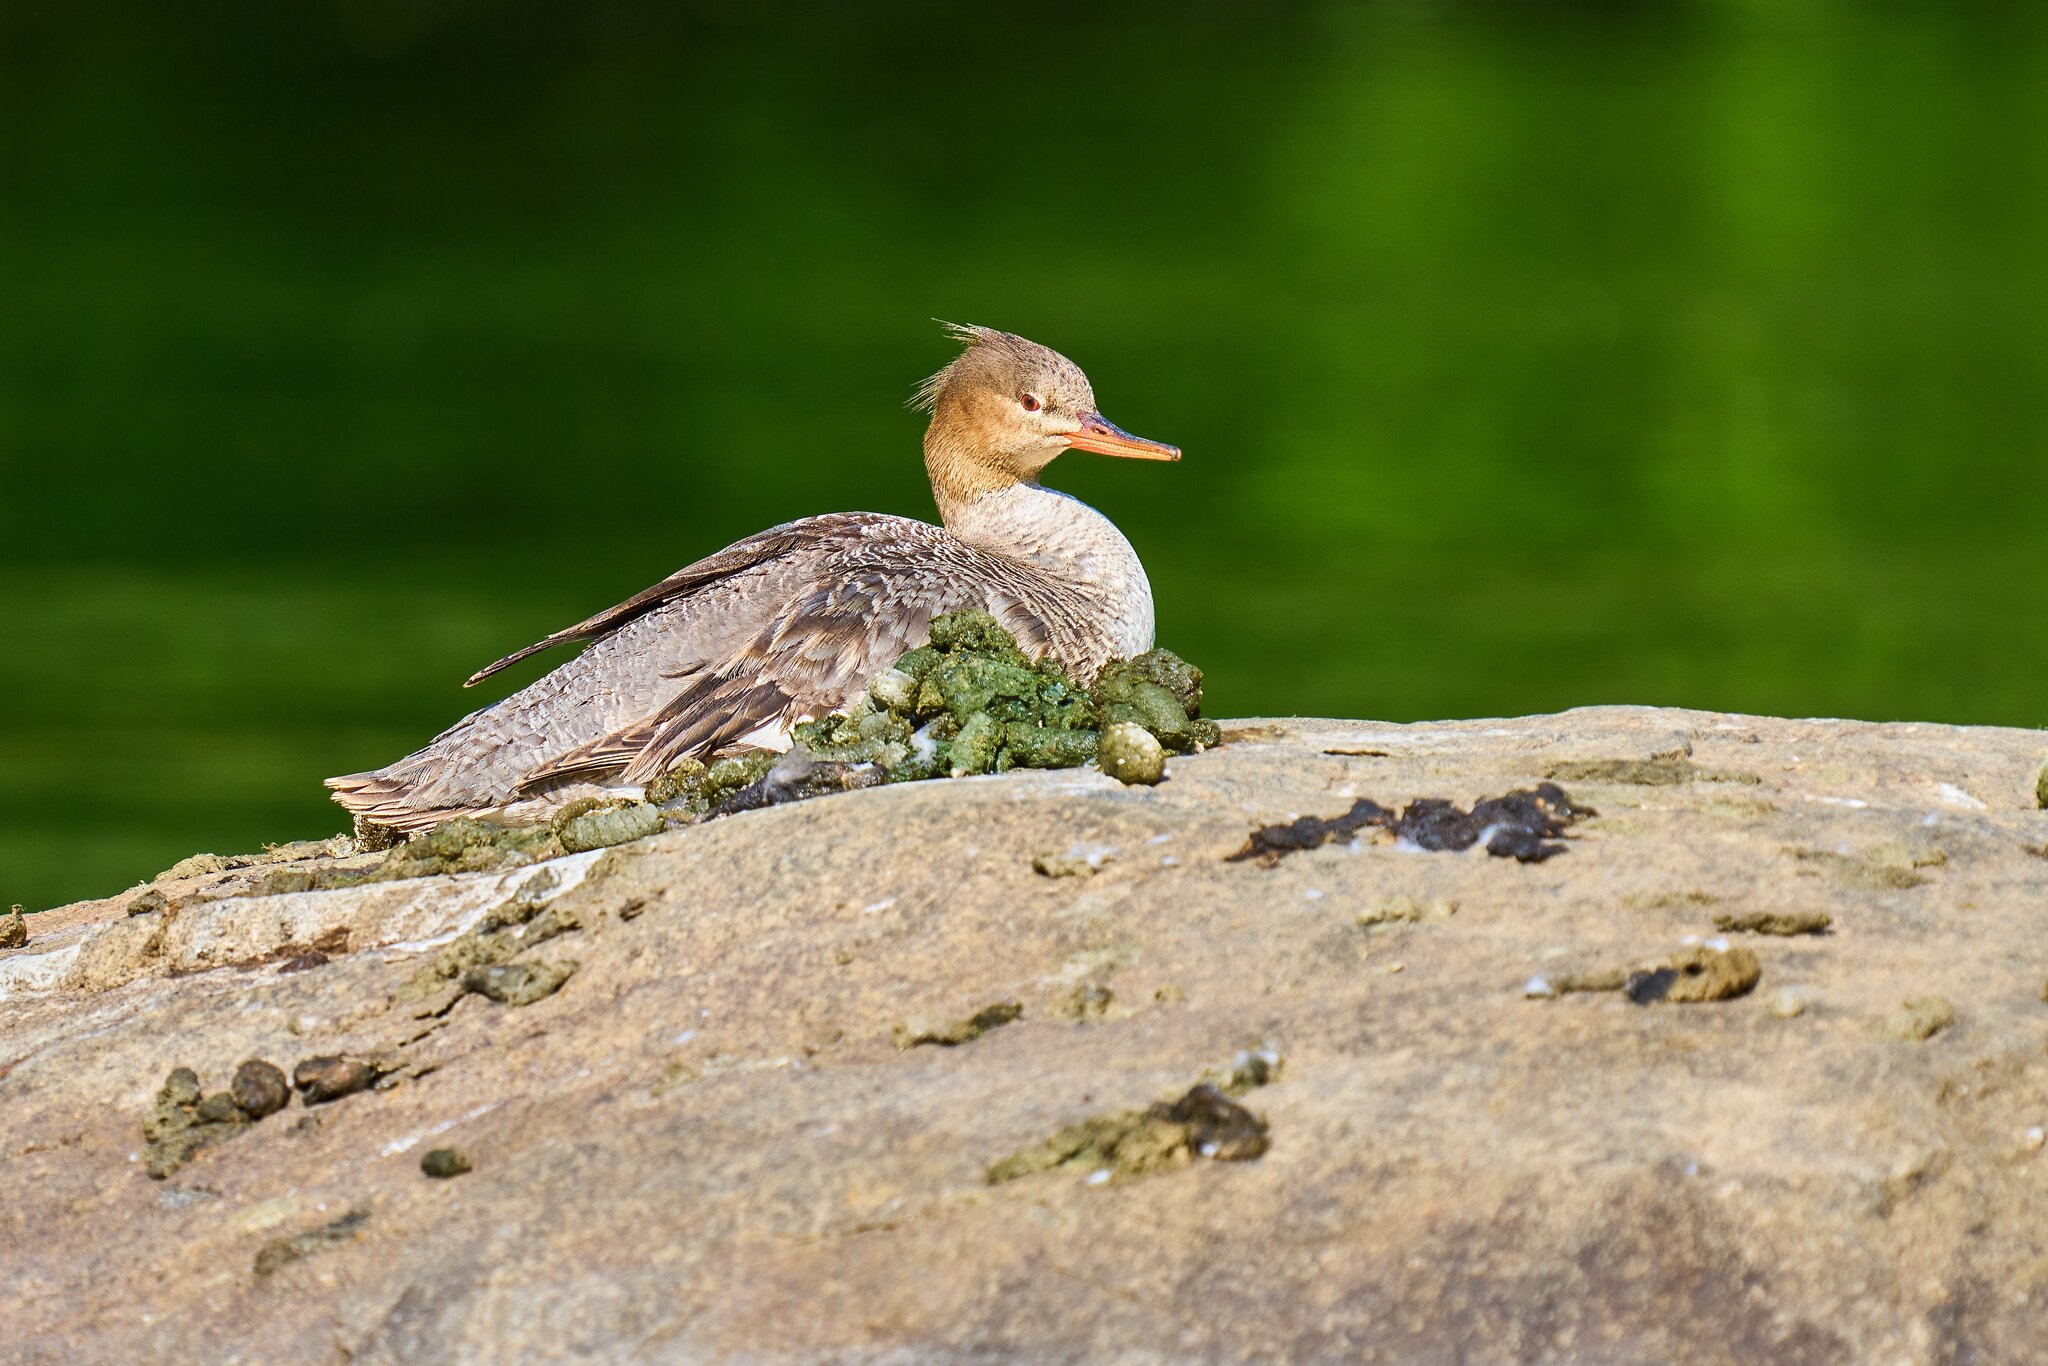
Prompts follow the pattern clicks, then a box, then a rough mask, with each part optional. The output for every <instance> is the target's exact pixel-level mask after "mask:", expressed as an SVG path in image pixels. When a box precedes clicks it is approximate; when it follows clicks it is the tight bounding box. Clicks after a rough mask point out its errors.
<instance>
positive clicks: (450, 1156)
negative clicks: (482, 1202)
mask: <svg viewBox="0 0 2048 1366" xmlns="http://www.w3.org/2000/svg"><path fill="white" fill-rule="evenodd" d="M420 1170H421V1171H423V1172H425V1173H426V1174H427V1175H428V1176H431V1177H433V1178H435V1179H436V1180H439V1181H445V1180H447V1179H448V1178H449V1177H451V1176H460V1175H462V1174H463V1173H464V1172H466V1171H473V1170H475V1164H474V1163H472V1162H471V1161H470V1160H469V1154H468V1153H466V1152H464V1151H462V1149H460V1148H435V1149H434V1150H433V1151H432V1152H429V1153H428V1154H427V1155H426V1156H425V1157H422V1158H421V1159H420Z"/></svg>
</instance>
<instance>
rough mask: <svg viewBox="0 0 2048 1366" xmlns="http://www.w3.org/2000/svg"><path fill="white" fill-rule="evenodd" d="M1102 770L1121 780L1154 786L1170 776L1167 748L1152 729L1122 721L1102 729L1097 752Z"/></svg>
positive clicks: (1096, 759)
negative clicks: (1167, 775)
mask: <svg viewBox="0 0 2048 1366" xmlns="http://www.w3.org/2000/svg"><path fill="white" fill-rule="evenodd" d="M1095 762H1096V763H1097V764H1098V765H1100V767H1101V769H1102V771H1103V772H1104V773H1107V774H1108V775H1109V776H1110V777H1112V778H1115V779H1116V780H1117V781H1118V782H1121V783H1133V784H1141V785H1143V786H1146V787H1150V786H1151V785H1152V784H1154V783H1157V782H1158V781H1159V780H1160V779H1161V778H1164V777H1165V776H1166V748H1165V746H1163V745H1161V744H1160V743H1159V741H1158V739H1157V738H1155V737H1154V736H1153V734H1152V732H1151V731H1149V730H1146V729H1145V728H1144V727H1143V726H1140V725H1137V724H1135V723H1133V722H1130V721H1119V722H1117V723H1116V724H1115V725H1113V726H1111V727H1109V728H1108V729H1107V730H1105V731H1103V732H1102V740H1101V743H1100V744H1099V745H1098V746H1097V748H1096V751H1095Z"/></svg>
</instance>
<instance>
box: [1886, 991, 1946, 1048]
mask: <svg viewBox="0 0 2048 1366" xmlns="http://www.w3.org/2000/svg"><path fill="white" fill-rule="evenodd" d="M1955 1022H1956V1008H1955V1007H1954V1006H1952V1005H1950V1004H1949V1003H1948V1000H1947V998H1945V997H1941V996H1918V997H1915V998H1913V999H1912V1000H1909V1001H1905V1002H1902V1003H1901V1004H1900V1005H1899V1006H1898V1008H1897V1009H1895V1010H1893V1011H1892V1012H1891V1014H1889V1015H1887V1016H1886V1017H1885V1020H1884V1032H1885V1033H1886V1034H1889V1035H1890V1036H1891V1037H1892V1038H1894V1039H1904V1040H1906V1041H1907V1042H1909V1043H1923V1042H1925V1041H1926V1040H1928V1039H1931V1038H1933V1037H1934V1036H1935V1035H1937V1034H1939V1033H1941V1032H1942V1031H1943V1030H1944V1029H1949V1028H1952V1027H1954V1025H1955Z"/></svg>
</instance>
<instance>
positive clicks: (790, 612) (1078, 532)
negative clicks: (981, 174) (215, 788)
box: [327, 324, 1180, 831]
mask: <svg viewBox="0 0 2048 1366" xmlns="http://www.w3.org/2000/svg"><path fill="white" fill-rule="evenodd" d="M947 327H948V330H949V331H950V332H951V333H952V334H953V336H954V337H955V338H957V339H958V340H959V341H960V342H961V343H963V345H964V349H963V350H962V351H961V353H960V355H959V356H958V357H957V358H956V359H955V360H954V361H953V362H952V363H951V364H950V365H948V366H946V367H945V368H944V369H943V370H941V371H939V372H938V373H937V374H936V375H933V376H932V377H931V378H930V379H928V380H926V381H925V382H924V384H922V385H921V386H919V388H918V390H917V395H916V398H915V399H914V400H913V402H914V404H915V405H916V406H918V407H921V408H923V409H925V410H927V411H928V412H929V413H930V414H931V422H930V425H929V426H928V427H927V428H926V429H925V436H924V463H925V471H926V473H927V474H928V475H929V476H930V478H931V484H932V497H933V499H934V500H935V501H936V502H937V504H938V508H939V516H940V519H941V521H942V523H943V525H942V526H933V525H931V524H930V523H929V522H920V521H917V520H915V519H913V518H909V517H891V516H886V515H883V514H880V513H872V512H842V513H832V514H829V515H826V516H822V517H805V518H802V519H801V520H799V521H794V522H785V523H784V524H783V525H781V526H778V527H774V528H771V529H770V530H767V531H764V532H761V533H760V534H759V535H756V536H750V537H748V538H747V539H746V540H743V541H740V542H738V543H736V544H734V545H730V546H727V547H726V548H725V549H724V550H721V551H719V552H718V553H717V554H715V555H712V556H710V557H709V558H707V559H702V560H699V561H697V562H696V563H695V564H692V565H689V566H687V567H686V568H683V569H680V570H678V571H676V572H675V573H674V574H671V575H669V577H667V578H666V579H663V580H662V581H661V582H660V583H657V584H655V585H654V586H653V587H652V588H649V589H648V590H647V591H645V592H644V593H640V594H637V595H635V596H633V597H631V598H628V599H626V601H624V602H622V603H620V604H619V605H618V606H616V607H613V608H610V609H608V610H606V611H603V612H600V613H598V614H597V615H596V616H594V617H591V618H589V619H588V620H586V621H581V622H578V623H577V624H576V625H574V626H571V627H569V628H568V629H567V630H562V631H557V632H555V633H554V634H553V635H551V636H549V637H548V638H547V639H545V640H543V641H540V642H538V643H536V644H533V645H529V646H527V647H526V648H525V649H523V650H515V651H514V652H513V653H511V654H509V655H507V656H505V657H504V658H503V659H501V660H499V661H498V662H497V663H495V664H492V665H490V666H488V667H487V668H483V669H480V670H478V671H477V672H476V673H475V674H474V675H472V676H471V677H470V679H469V683H468V684H465V685H464V686H469V685H471V684H476V683H480V682H482V681H483V680H484V679H486V678H489V677H490V676H491V675H492V674H494V673H496V672H498V670H500V669H503V668H505V667H507V666H508V665H511V664H516V663H518V662H519V661H520V660H522V659H525V658H526V657H527V656H529V655H532V654H535V653H538V652H539V651H542V650H546V649H550V648H552V647H554V646H556V645H562V644H567V643H569V642H572V641H588V642H590V643H589V645H588V647H587V648H586V649H584V651H583V652H582V653H581V654H580V655H578V656H577V657H576V658H574V659H572V660H570V661H568V662H567V663H565V664H563V665H562V666H561V667H560V668H558V669H556V670H554V672H552V673H549V674H547V675H545V676H544V677H542V678H540V679H539V680H537V681H535V682H533V683H531V684H529V685H527V686H526V687H524V688H522V689H520V690H519V691H518V692H516V693H513V694H512V695H511V696H510V697H507V698H506V699H505V700H504V701H502V702H498V703H495V704H494V705H492V706H489V707H485V708H483V709H482V710H480V711H475V712H472V713H470V714H469V715H468V716H465V717H464V718H463V719H462V720H460V721H458V722H456V723H455V724H454V725H453V726H451V727H449V728H448V729H447V730H445V731H443V732H442V733H441V734H440V735H438V736H436V737H435V738H434V740H433V742H432V743H430V744H428V745H427V746H426V748H424V749H422V750H420V751H419V752H418V753H415V754H410V755H407V756H406V757H405V758H403V759H400V760H398V761H397V762H396V763H394V764H391V765H388V766H387V767H384V768H380V769H377V770H376V771H375V772H371V773H356V774H350V775H348V776H346V777H340V778H329V779H328V780H327V786H328V787H329V788H332V789H333V791H334V800H335V801H337V802H339V803H340V804H341V805H342V806H343V807H345V808H347V809H348V810H349V811H350V812H352V813H354V814H355V815H356V816H357V818H358V820H359V822H367V823H370V824H373V825H379V826H385V827H388V828H390V829H393V830H398V831H410V830H422V829H426V828H428V827H430V826H432V825H434V824H436V823H438V822H440V821H443V820H447V819H450V818H451V817H455V816H461V815H478V814H482V813H484V812H492V811H504V810H507V809H510V808H515V807H517V806H519V805H520V804H522V803H525V802H528V801H535V802H538V803H540V804H541V805H542V806H546V805H548V804H549V800H548V799H549V798H551V797H553V798H560V797H563V796H566V795H568V790H569V789H573V788H576V787H579V786H580V787H581V788H582V790H583V791H586V792H587V791H589V790H590V786H589V785H591V784H599V785H620V786H632V785H638V784H645V783H647V782H649V781H651V780H652V779H654V778H656V777H659V776H660V775H662V774H663V773H666V772H667V771H668V770H669V769H671V768H672V767H674V766H675V765H676V764H677V762H679V761H680V760H682V759H685V758H693V757H694V758H703V757H709V756H711V755H714V754H719V753H727V752H733V751H735V750H743V749H750V748H757V749H786V748H788V746H789V730H790V728H791V727H792V726H794V725H796V724H797V723H799V722H801V721H805V720H810V719H814V718H817V717H821V716H826V715H829V714H831V713H833V712H835V711H839V710H843V709H844V708H845V707H847V706H848V705H850V704H851V703H853V702H855V701H856V700H857V699H859V698H860V697H861V696H862V694H863V693H864V692H865V691H866V689H867V686H868V681H869V679H870V678H872V677H873V676H874V675H875V674H876V673H878V672H880V671H881V670H883V669H886V668H888V667H889V666H890V665H892V664H894V663H895V661H896V660H897V659H898V658H900V657H901V656H902V655H903V654H904V653H905V652H906V651H908V650H911V649H913V648H915V647H916V646H919V645H922V644H924V643H925V641H926V638H927V636H928V634H929V631H930V627H931V621H932V618H934V617H937V616H941V615H944V614H945V613H947V612H956V611H960V610H962V609H966V608H981V609H983V610H985V611H987V612H990V613H992V614H993V615H994V616H995V618H996V619H997V620H998V621H999V622H1001V623H1002V625H1003V626H1004V627H1005V628H1007V629H1008V630H1009V631H1010V632H1011V633H1012V634H1013V635H1015V636H1016V638H1017V642H1018V644H1019V645H1021V646H1022V647H1023V648H1024V649H1025V650H1026V651H1027V652H1028V653H1030V654H1031V655H1032V656H1033V657H1042V656H1045V655H1051V656H1052V657H1054V658H1055V659H1057V660H1058V661H1059V662H1060V663H1061V664H1063V665H1065V666H1066V668H1067V669H1068V670H1069V671H1070V672H1072V673H1073V674H1074V675H1075V677H1076V678H1077V679H1079V680H1080V681H1081V682H1083V683H1088V682H1092V681H1093V679H1094V677H1095V675H1096V673H1097V672H1098V671H1099V670H1100V669H1101V668H1102V666H1103V665H1104V664H1106V663H1107V662H1108V661H1110V660H1112V659H1118V658H1127V657H1129V656H1132V655H1136V654H1140V653H1143V652H1144V651H1146V650H1149V649H1151V648H1152V586H1151V584H1150V583H1148V582H1147V581H1146V578H1145V567H1144V566H1143V565H1142V564H1140V563H1139V562H1138V554H1137V552H1136V551H1135V550H1133V549H1132V548H1131V543H1130V542H1129V541H1127V540H1125V539H1124V536H1123V533H1122V532H1120V531H1118V530H1117V529H1116V526H1115V525H1114V524H1113V523H1112V522H1111V521H1110V520H1109V519H1108V518H1107V517H1104V516H1103V515H1102V514H1101V513H1099V512H1097V511H1095V509H1093V508H1091V507H1089V506H1088V505H1087V504H1085V503H1083V502H1081V501H1080V500H1079V499H1077V498H1073V497H1070V496H1069V495H1067V494H1064V493H1057V492H1054V491H1053V490H1051V489H1048V488H1044V487H1042V486H1041V485H1040V484H1039V482H1038V477H1039V475H1040V474H1041V473H1042V472H1043V471H1044V470H1045V467H1046V466H1047V465H1049V464H1051V463H1052V461H1053V459H1054V458H1055V457H1056V456H1058V455H1059V454H1060V452H1062V451H1066V450H1080V451H1093V452H1096V453H1097V454H1100V455H1114V456H1125V457H1129V458H1133V459H1139V460H1178V459H1180V451H1179V450H1178V449H1177V448H1175V447H1173V446H1168V445H1164V444H1162V443H1160V442H1157V441H1147V440H1145V439H1144V438H1142V437H1136V436H1132V435H1131V434H1130V433H1129V432H1127V431H1124V430H1123V429H1122V428H1121V427H1118V426H1116V425H1115V424H1114V423H1112V422H1110V421H1109V420H1108V419H1107V418H1105V417H1103V416H1102V414H1101V413H1100V412H1098V411H1097V410H1096V406H1095V393H1094V390H1093V389H1092V388H1090V387H1089V384H1088V377H1087V376H1086V375H1084V374H1082V373H1081V369H1080V367H1079V366H1077V365H1075V364H1074V363H1073V362H1072V361H1070V360H1068V359H1067V358H1066V357H1065V356H1062V355H1060V354H1059V353H1058V352H1057V351H1054V350H1052V349H1051V348H1049V347H1045V346H1040V345H1039V344H1038V343H1037V342H1033V341H1027V340H1025V339H1024V338H1023V337H1019V336H1015V335H1013V334H1011V333H1008V332H998V331H996V330H994V329H993V328H987V327H973V326H962V325H955V324H948V325H947Z"/></svg>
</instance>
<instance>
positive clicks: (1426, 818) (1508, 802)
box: [1226, 783, 1598, 867]
mask: <svg viewBox="0 0 2048 1366" xmlns="http://www.w3.org/2000/svg"><path fill="white" fill-rule="evenodd" d="M1597 814H1598V813H1597V812H1595V811H1594V810H1593V809H1592V808H1591V807H1587V806H1578V805H1574V804H1573V802H1572V800H1571V798H1570V797H1569V796H1568V795H1567V794H1566V793H1565V790H1564V789H1563V788H1561V787H1559V786H1558V785H1557V784H1556V783H1539V784H1537V785H1536V786H1535V787H1533V788H1517V789H1516V790H1515V791H1513V792H1509V793H1506V794H1504V795H1502V796H1499V797H1488V798H1485V799H1484V800H1482V801H1478V802H1474V803H1473V805H1472V809H1471V810H1470V811H1467V810H1465V809H1464V808H1462V807H1460V806H1458V805H1457V804H1456V803H1455V802H1450V801H1446V800H1444V799H1443V798H1441V797H1421V798H1418V799H1416V800H1415V801H1412V802H1410V803H1408V805H1407V806H1406V807H1405V808H1403V809H1402V810H1401V812H1400V813H1399V814H1398V815H1396V814H1395V813H1394V812H1392V811H1390V810H1388V809H1387V808H1386V807H1384V806H1381V805H1380V804H1379V803H1378V802H1376V801H1373V800H1372V799H1371V798H1369V797H1361V798H1359V799H1358V800H1357V801H1355V802H1353V803H1352V804H1351V809H1350V810H1348V811H1345V812H1343V813H1342V814H1340V815H1336V816H1329V817H1320V816H1303V817H1300V818H1299V819H1296V820H1292V821H1285V822H1282V823H1280V824H1278V825H1267V826H1261V827H1260V828H1259V829H1257V830H1254V831H1253V832H1252V835H1251V838H1250V840H1248V841H1247V842H1246V844H1245V846H1244V848H1242V849H1240V850H1238V851H1237V852H1236V853H1234V854H1232V855H1230V856H1229V858H1228V859H1227V860H1226V862H1230V863H1241V862H1244V861H1246V860H1248V859H1256V860H1258V861H1259V862H1260V863H1261V864H1263V865H1265V866H1266V867H1271V866H1272V865H1273V864H1275V863H1278V862H1279V861H1280V859H1281V858H1282V857H1284V856H1285V855H1287V854H1292V853H1296V852H1298V851H1300V850H1303V849H1315V848H1319V847H1321V846H1322V845H1324V844H1327V843H1329V842H1330V841H1331V840H1333V839H1340V838H1341V839H1348V838H1350V837H1351V836H1353V835H1355V834H1357V833H1358V832H1359V831H1361V830H1364V829H1367V828H1368V827H1377V828H1379V829H1382V830H1387V831H1390V832H1392V833H1393V834H1394V836H1395V837H1396V838H1399V839H1404V840H1407V841H1408V842H1409V843H1411V844H1413V845H1415V846H1417V847H1418V848H1421V849H1426V850H1429V851H1431V852H1432V853H1443V852H1453V853H1454V852H1457V851H1460V850H1465V849H1470V848H1471V847H1472V846H1473V845H1475V844H1478V843H1479V842H1480V840H1481V838H1482V837H1484V839H1485V843H1486V852H1487V853H1489V854H1492V855H1493V856H1494V857H1496V858H1512V859H1514V860H1516V861H1517V862H1520V863H1541V862H1542V861H1543V860H1545V859H1547V858H1552V857H1554V856H1556V855H1558V854H1561V853H1563V852H1564V848H1565V847H1564V846H1563V845H1562V844H1552V843H1548V842H1547V841H1550V840H1554V839H1557V838H1558V837H1559V836H1561V835H1563V834H1564V832H1565V831H1566V830H1568V829H1569V828H1571V826H1572V824H1573V823H1574V822H1576V821H1579V820H1581V819H1583V818H1585V817H1587V816H1592V815H1597Z"/></svg>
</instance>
